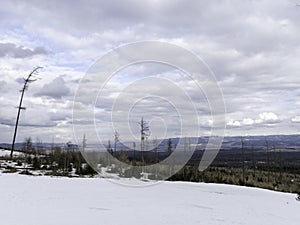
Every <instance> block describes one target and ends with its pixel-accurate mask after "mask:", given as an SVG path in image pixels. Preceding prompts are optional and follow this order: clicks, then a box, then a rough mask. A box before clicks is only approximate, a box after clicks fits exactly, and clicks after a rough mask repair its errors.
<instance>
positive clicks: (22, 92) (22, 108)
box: [10, 67, 42, 158]
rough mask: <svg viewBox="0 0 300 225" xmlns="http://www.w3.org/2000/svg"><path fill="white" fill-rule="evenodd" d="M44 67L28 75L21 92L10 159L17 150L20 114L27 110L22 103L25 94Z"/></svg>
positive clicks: (35, 69) (37, 68)
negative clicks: (35, 76) (34, 76)
mask: <svg viewBox="0 0 300 225" xmlns="http://www.w3.org/2000/svg"><path fill="white" fill-rule="evenodd" d="M41 68H42V67H36V68H34V69H33V70H32V71H31V73H30V74H29V75H28V77H27V78H24V86H23V88H22V89H21V90H20V92H21V98H20V103H19V106H18V107H17V108H18V114H17V119H16V124H15V132H14V137H13V142H12V146H11V152H10V157H11V158H12V157H13V153H14V150H15V141H16V137H17V131H18V125H19V118H20V114H21V110H25V109H26V108H25V107H22V103H23V97H24V93H25V91H26V90H28V86H29V84H30V83H32V82H34V81H36V80H37V79H32V76H33V75H35V74H37V73H38V70H39V69H41Z"/></svg>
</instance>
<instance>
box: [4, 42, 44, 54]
mask: <svg viewBox="0 0 300 225" xmlns="http://www.w3.org/2000/svg"><path fill="white" fill-rule="evenodd" d="M45 54H47V51H46V50H45V49H44V48H42V47H37V48H34V49H33V50H31V49H28V48H25V47H23V46H17V45H15V44H13V43H0V57H5V56H8V57H13V58H26V57H31V56H34V55H45Z"/></svg>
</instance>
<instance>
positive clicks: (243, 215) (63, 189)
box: [0, 174, 300, 225]
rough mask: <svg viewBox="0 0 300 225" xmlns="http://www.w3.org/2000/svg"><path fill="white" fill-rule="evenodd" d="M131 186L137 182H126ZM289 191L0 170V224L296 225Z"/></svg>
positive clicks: (299, 205)
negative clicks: (123, 181)
mask: <svg viewBox="0 0 300 225" xmlns="http://www.w3.org/2000/svg"><path fill="white" fill-rule="evenodd" d="M128 182H129V184H130V183H131V182H132V184H135V182H137V181H128ZM295 197H296V196H295V195H294V194H286V193H278V192H273V191H268V190H262V189H255V188H246V187H238V186H229V185H220V184H203V183H185V182H161V183H158V184H154V185H150V186H147V187H128V186H122V185H118V184H116V183H113V182H111V181H109V180H106V179H97V178H72V179H71V178H51V177H32V176H22V175H17V174H0V224H3V225H20V224H21V225H60V224H64V225H65V224H72V225H96V224H97V225H98V224H103V225H110V224H112V225H118V224H130V225H135V224H143V225H147V224H149V225H150V224H151V225H153V224H162V225H164V224H172V225H175V224H180V225H183V224H188V225H192V224H205V225H209V224H213V225H217V224H218V225H219V224H228V225H232V224H249V225H250V224H251V225H257V224H263V225H268V224H270V225H277V224H278V225H279V224H282V225H293V224H295V225H296V224H300V213H299V212H300V202H298V201H296V200H295Z"/></svg>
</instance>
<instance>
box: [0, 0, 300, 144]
mask: <svg viewBox="0 0 300 225" xmlns="http://www.w3.org/2000/svg"><path fill="white" fill-rule="evenodd" d="M297 4H300V1H297V0H278V1H272V0H245V1H240V0H224V1H222V0H212V1H201V0H200V1H199V0H195V1H183V0H182V1H180V0H172V1H171V0H168V1H163V0H162V1H158V0H153V1H147V0H146V1H137V0H136V1H115V0H110V1H104V0H103V1H96V0H84V1H83V0H82V1H79V0H74V1H58V0H53V1H40V0H29V1H21V0H20V1H17V0H2V1H1V3H0V90H1V95H0V100H1V110H0V134H1V135H0V142H11V141H12V135H13V129H14V123H15V119H16V114H17V109H16V108H15V107H16V106H17V105H18V101H19V97H20V93H19V89H21V88H22V85H23V80H22V77H24V76H26V75H28V73H29V72H30V71H31V70H32V69H33V68H34V67H35V66H42V67H43V69H41V70H40V72H39V75H38V76H39V77H40V78H41V79H40V80H38V81H36V82H34V83H32V84H30V87H29V89H28V91H27V92H26V96H25V98H24V106H25V107H26V108H27V109H26V111H22V114H21V118H20V127H19V132H18V138H17V141H23V140H24V138H25V137H28V136H31V137H32V138H33V139H34V140H35V139H36V138H39V139H41V140H42V141H44V142H49V141H50V142H51V141H52V140H54V141H55V142H66V141H69V140H74V139H73V126H72V108H73V99H74V95H75V93H76V90H77V88H78V86H79V83H80V79H82V78H83V76H84V75H85V74H86V72H87V71H88V69H89V68H90V67H91V66H92V65H93V64H94V63H95V62H96V61H97V60H98V59H100V58H101V57H102V56H103V55H105V54H106V53H108V52H109V51H110V50H111V49H115V48H117V47H118V46H121V45H124V44H126V43H131V42H137V41H144V40H160V41H164V42H169V43H172V44H176V45H178V46H181V47H183V48H186V49H187V50H189V51H191V52H193V53H195V54H196V55H198V56H199V57H200V58H201V59H202V60H203V61H204V62H205V63H206V64H207V65H208V66H209V67H210V69H211V70H212V71H213V73H214V74H215V77H216V79H217V83H218V85H219V87H220V89H221V90H222V92H223V96H224V102H225V105H226V124H227V128H226V135H268V134H299V132H300V129H299V128H300V110H299V109H300V62H299V59H300V41H299V40H300V7H299V6H297ZM153 68H154V69H153ZM137 72H138V73H139V76H141V78H145V77H147V76H152V77H153V76H154V77H162V78H165V79H168V80H170V79H172V82H174V83H176V82H177V84H178V86H180V87H182V89H185V91H187V93H189V94H191V95H193V94H195V95H197V96H198V97H197V98H195V99H192V100H193V101H197V102H198V103H203V104H200V105H199V106H197V107H198V109H199V110H200V111H201V118H200V117H199V119H200V124H201V128H200V129H201V132H202V133H201V134H203V135H207V134H209V129H210V126H211V125H212V124H213V121H211V118H210V116H209V115H210V112H209V111H207V109H208V106H207V103H206V102H205V100H204V96H205V94H203V93H194V92H196V90H195V87H194V86H193V84H191V83H189V80H188V79H186V78H183V77H184V76H183V75H180V74H181V73H180V72H179V71H177V70H174V68H167V66H162V65H156V66H153V65H152V66H151V65H150V66H149V64H145V65H134V66H132V67H131V68H127V70H126V69H125V70H124V71H121V72H120V73H118V74H116V75H115V76H114V77H113V78H112V79H111V80H110V82H109V83H108V86H107V87H106V89H104V90H103V94H104V93H106V94H104V96H102V98H99V99H98V100H97V102H96V103H95V112H96V113H95V115H96V117H97V119H98V120H97V121H98V122H99V126H105V123H103V124H102V123H101V121H102V122H103V121H104V120H105V119H103V118H105V117H108V116H110V114H105V113H103V112H109V113H111V111H109V110H107V109H108V108H109V107H112V103H113V102H114V101H115V100H116V96H117V93H120V92H122V90H127V91H128V89H127V88H129V89H130V87H131V86H130V84H132V82H135V81H136V79H137V78H136V74H137ZM126 76H129V77H127V78H126ZM128 81H131V82H128ZM161 82H162V83H160V84H158V83H155V82H153V83H151V82H150V83H149V85H150V86H156V87H161V86H162V85H163V83H164V81H163V80H162V81H161ZM180 82H181V83H180ZM126 85H129V86H126ZM140 85H141V84H140ZM124 88H125V89H124ZM158 89H159V90H157V91H158V92H157V93H160V94H161V96H159V97H161V98H153V96H152V97H151V96H150V97H148V98H145V99H143V100H141V101H139V102H136V107H134V108H133V109H132V113H133V114H132V115H130V118H131V123H129V126H130V127H131V128H130V129H131V131H132V133H133V134H134V135H137V136H138V125H137V126H136V127H134V123H132V121H135V120H138V119H139V118H140V115H141V114H142V115H143V116H144V117H145V118H146V119H147V120H148V121H150V122H151V124H152V127H153V130H152V133H153V136H156V137H157V138H160V136H161V134H162V133H163V134H165V133H166V132H167V133H168V132H169V133H170V135H171V136H176V135H178V133H180V131H179V130H178V129H179V128H180V123H179V122H178V120H176V118H178V111H176V110H174V107H173V106H172V103H170V102H169V101H168V100H167V99H166V96H168V95H173V94H172V92H171V91H170V90H171V89H172V87H171V86H170V87H169V88H163V87H161V88H158ZM111 90H114V91H111ZM130 90H131V89H130ZM148 91H149V90H148ZM128 92H129V91H128ZM125 93H127V92H126V91H125ZM178 93H179V92H177V94H178ZM127 94H128V93H127ZM100 97H101V96H100ZM181 100H182V102H183V103H184V102H185V100H184V99H181ZM178 101H179V100H178ZM125 102H126V101H125ZM125 102H124V101H123V103H124V104H125ZM83 104H84V102H83ZM120 104H121V103H120ZM126 104H129V103H128V102H126ZM83 107H84V106H83ZM86 107H88V106H86ZM89 107H90V106H89ZM101 107H102V108H101ZM201 107H202V108H201ZM200 108H201V109H200ZM150 109H151V110H150ZM186 109H188V108H186ZM167 114H168V115H169V117H167V116H166V115H167ZM116 115H118V114H116ZM170 118H172V119H170ZM191 118H192V117H191ZM115 120H116V119H115ZM97 121H96V122H97ZM137 122H138V121H137ZM137 122H136V123H137ZM190 122H191V124H193V121H190ZM116 124H117V123H116ZM194 124H195V123H194ZM83 125H84V124H83ZM123 125H124V124H123ZM123 125H122V126H123ZM116 126H117V129H120V130H121V131H122V129H123V128H122V127H121V125H120V127H118V125H116ZM166 127H168V129H167V128H166ZM103 129H104V128H103ZM161 132H162V133H161ZM120 133H121V136H122V135H123V136H126V135H125V134H122V132H120Z"/></svg>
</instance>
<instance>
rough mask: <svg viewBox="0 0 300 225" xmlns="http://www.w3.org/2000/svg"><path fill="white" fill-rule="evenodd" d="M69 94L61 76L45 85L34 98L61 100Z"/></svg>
mask: <svg viewBox="0 0 300 225" xmlns="http://www.w3.org/2000/svg"><path fill="white" fill-rule="evenodd" d="M69 94H70V89H69V88H68V87H67V86H66V82H65V80H64V78H63V77H62V76H60V77H57V78H55V79H54V80H53V81H52V82H51V83H49V84H45V85H44V86H43V87H42V89H41V90H40V91H39V92H38V93H36V94H35V96H46V97H50V98H54V99H61V98H62V97H63V96H67V95H69Z"/></svg>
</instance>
